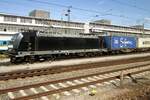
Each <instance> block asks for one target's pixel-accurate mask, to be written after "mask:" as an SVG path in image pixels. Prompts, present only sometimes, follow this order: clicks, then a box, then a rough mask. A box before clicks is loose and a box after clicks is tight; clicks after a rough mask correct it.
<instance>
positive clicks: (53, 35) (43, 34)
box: [37, 32, 98, 38]
mask: <svg viewBox="0 0 150 100" xmlns="http://www.w3.org/2000/svg"><path fill="white" fill-rule="evenodd" d="M37 36H42V37H72V38H79V37H80V38H98V36H91V35H82V34H78V35H75V34H53V33H45V32H37Z"/></svg>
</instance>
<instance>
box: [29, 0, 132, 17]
mask: <svg viewBox="0 0 150 100" xmlns="http://www.w3.org/2000/svg"><path fill="white" fill-rule="evenodd" d="M27 1H32V2H35V3H40V4H45V5H53V6H58V7H63V8H68V7H69V6H66V5H62V4H56V3H51V2H47V1H39V0H27ZM71 9H74V10H80V11H84V12H90V13H97V14H99V15H101V16H115V17H120V18H124V19H134V18H132V17H127V16H125V15H118V14H112V13H106V12H101V11H97V10H90V9H85V8H79V7H74V6H72V7H71Z"/></svg>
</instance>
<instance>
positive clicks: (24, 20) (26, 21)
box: [20, 18, 32, 23]
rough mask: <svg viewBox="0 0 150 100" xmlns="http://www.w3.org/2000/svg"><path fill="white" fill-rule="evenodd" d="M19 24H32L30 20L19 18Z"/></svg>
mask: <svg viewBox="0 0 150 100" xmlns="http://www.w3.org/2000/svg"><path fill="white" fill-rule="evenodd" d="M20 22H21V23H32V19H29V18H21V19H20Z"/></svg>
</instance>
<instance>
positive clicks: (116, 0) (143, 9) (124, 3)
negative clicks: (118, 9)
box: [112, 0, 150, 13]
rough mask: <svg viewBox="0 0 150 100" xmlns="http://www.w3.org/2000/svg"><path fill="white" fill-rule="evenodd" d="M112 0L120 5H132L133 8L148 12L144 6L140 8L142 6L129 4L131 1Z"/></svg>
mask: <svg viewBox="0 0 150 100" xmlns="http://www.w3.org/2000/svg"><path fill="white" fill-rule="evenodd" d="M112 1H113V2H116V3H118V4H121V5H124V6H128V7H133V8H136V9H138V10H141V11H144V12H147V13H150V10H148V9H145V8H142V7H139V6H137V5H135V4H131V3H126V2H122V1H121V0H112Z"/></svg>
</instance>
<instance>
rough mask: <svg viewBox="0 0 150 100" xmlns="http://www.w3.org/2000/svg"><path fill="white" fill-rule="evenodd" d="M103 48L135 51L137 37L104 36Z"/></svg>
mask: <svg viewBox="0 0 150 100" xmlns="http://www.w3.org/2000/svg"><path fill="white" fill-rule="evenodd" d="M103 39H104V40H103V46H104V48H107V49H109V50H118V49H134V48H136V37H129V36H104V38H103Z"/></svg>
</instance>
